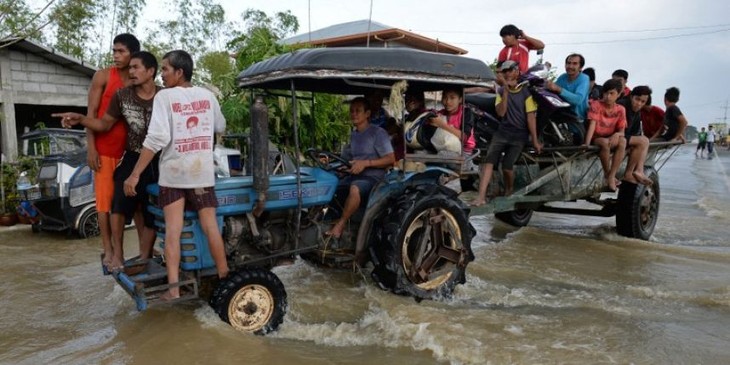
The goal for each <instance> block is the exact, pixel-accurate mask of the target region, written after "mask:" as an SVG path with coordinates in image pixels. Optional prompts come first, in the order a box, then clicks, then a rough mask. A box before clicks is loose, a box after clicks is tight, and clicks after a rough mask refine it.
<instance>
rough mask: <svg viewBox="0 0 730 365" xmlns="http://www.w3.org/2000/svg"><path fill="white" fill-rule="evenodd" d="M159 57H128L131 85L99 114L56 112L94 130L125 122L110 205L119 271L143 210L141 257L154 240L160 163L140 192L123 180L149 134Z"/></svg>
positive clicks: (71, 122) (65, 123)
mask: <svg viewBox="0 0 730 365" xmlns="http://www.w3.org/2000/svg"><path fill="white" fill-rule="evenodd" d="M156 74H157V59H156V58H155V56H154V55H153V54H151V53H149V52H144V51H142V52H136V53H134V54H132V56H131V58H130V61H129V81H130V83H131V85H130V86H128V87H124V88H122V89H119V90H118V91H117V92H116V93H115V94H114V96H113V97H112V99H111V102H110V103H109V107H108V108H107V110H106V113H104V115H103V116H102V117H101V118H99V119H97V118H90V117H88V116H87V117H84V116H83V115H81V114H77V113H62V114H54V115H53V116H55V117H61V118H62V119H61V123H62V124H63V126H64V127H68V126H73V125H77V124H81V125H83V126H84V127H86V128H88V129H89V130H92V131H94V132H95V133H104V132H107V131H109V130H112V129H113V128H115V126H116V125H117V124H126V125H127V129H128V134H127V135H126V138H125V140H126V145H125V149H124V155H123V157H122V160H121V162H120V163H119V166H117V167H116V169H115V171H114V194H113V198H112V207H111V212H112V214H111V233H112V242H113V244H112V247H113V252H114V260H113V264H112V265H111V266H110V267H108V268H107V269H108V270H110V271H119V270H122V269H123V268H124V265H123V263H124V224H125V221H127V220H128V219H131V217H132V216H133V215H137V214H141V216H142V217H144V224H141V222H137V224H136V226H137V232H138V236H139V258H140V260H145V259H148V258H150V257H151V256H152V246H153V245H154V242H155V225H154V217H153V216H152V214H151V213H150V212H148V211H147V209H145V208H146V206H147V194H146V190H145V188H146V187H147V185H148V184H153V183H156V182H157V166H149V167H148V168H147V169H145V171H144V172H143V173H142V184H140V186H139V187H138V189H137V190H138V191H137V193H138V195H137V196H135V197H127V196H125V195H124V180H125V179H126V178H127V177H128V176H129V174H130V173H131V172H132V168H134V166H135V164H136V163H137V159H138V158H139V153H140V150H141V149H142V142H143V141H144V139H145V136H146V135H147V128H148V126H149V123H150V117H151V115H152V100H153V98H154V97H155V94H157V92H158V91H159V89H160V87H159V86H157V85H155V75H156Z"/></svg>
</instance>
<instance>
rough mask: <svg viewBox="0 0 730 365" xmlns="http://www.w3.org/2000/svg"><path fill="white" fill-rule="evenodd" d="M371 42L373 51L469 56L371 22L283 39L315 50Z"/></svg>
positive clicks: (444, 45) (443, 45)
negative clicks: (405, 51) (387, 49)
mask: <svg viewBox="0 0 730 365" xmlns="http://www.w3.org/2000/svg"><path fill="white" fill-rule="evenodd" d="M368 39H370V44H369V46H370V47H378V48H395V47H406V48H414V49H420V50H422V51H429V52H440V53H448V54H457V55H463V54H466V53H467V52H468V51H467V50H465V49H462V48H459V47H456V46H453V45H450V44H448V43H444V42H441V41H439V40H438V39H433V38H428V37H424V36H422V35H420V34H416V33H413V32H409V31H407V30H403V29H398V28H394V27H391V26H389V25H385V24H382V23H378V22H375V21H369V20H367V19H365V20H356V21H353V22H347V23H341V24H335V25H332V26H329V27H326V28H322V29H318V30H315V31H312V32H311V33H303V34H299V35H295V36H293V37H290V38H287V39H283V40H282V41H281V42H282V43H284V44H289V45H295V44H302V45H308V46H314V47H365V46H367V45H368Z"/></svg>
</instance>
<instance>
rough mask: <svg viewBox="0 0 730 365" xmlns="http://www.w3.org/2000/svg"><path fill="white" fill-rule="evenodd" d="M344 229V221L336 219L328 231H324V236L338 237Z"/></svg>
mask: <svg viewBox="0 0 730 365" xmlns="http://www.w3.org/2000/svg"><path fill="white" fill-rule="evenodd" d="M344 229H345V222H342V221H338V222H337V223H336V224H335V225H334V226H332V228H330V230H329V231H327V232H325V235H326V236H330V237H334V238H340V236H342V231H343V230H344Z"/></svg>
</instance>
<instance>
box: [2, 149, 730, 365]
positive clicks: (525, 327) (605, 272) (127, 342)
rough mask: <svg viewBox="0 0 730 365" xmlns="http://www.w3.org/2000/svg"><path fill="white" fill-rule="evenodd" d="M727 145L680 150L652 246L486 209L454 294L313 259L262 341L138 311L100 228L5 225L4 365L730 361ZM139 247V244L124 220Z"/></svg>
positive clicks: (131, 243) (603, 221) (174, 311)
mask: <svg viewBox="0 0 730 365" xmlns="http://www.w3.org/2000/svg"><path fill="white" fill-rule="evenodd" d="M727 171H730V154H723V155H721V156H720V157H719V158H717V159H714V160H704V159H696V158H695V157H694V146H686V147H683V148H682V149H680V150H679V151H678V152H677V153H676V155H675V156H674V157H673V158H672V159H671V160H670V161H669V163H668V164H667V165H666V166H665V167H664V168H663V169H662V170H661V171H660V179H661V194H662V195H661V209H660V216H659V222H658V225H657V228H656V230H655V232H654V235H653V237H652V239H651V241H649V242H645V241H638V240H631V239H626V238H623V237H620V236H617V235H616V234H615V232H614V228H613V227H614V222H613V219H612V218H594V217H579V216H566V215H549V214H536V215H535V216H534V217H533V220H532V222H531V223H530V225H529V226H528V227H526V228H523V229H514V228H512V227H509V226H506V225H504V224H502V223H500V222H498V221H496V220H495V219H494V218H493V217H491V216H482V217H473V218H472V223H473V224H474V225H475V227H476V228H477V230H478V231H479V234H478V236H477V238H476V239H475V240H474V242H473V247H474V251H475V254H476V257H477V258H476V261H475V262H473V263H472V264H471V265H470V266H469V268H468V278H467V283H466V285H463V286H460V287H458V288H457V290H456V293H455V297H454V298H453V299H451V300H446V301H424V302H421V303H416V302H415V301H414V300H412V299H409V298H404V297H398V296H394V295H390V294H388V293H386V292H383V291H381V290H380V289H378V288H377V287H376V286H375V285H373V283H372V282H370V280H367V279H365V278H363V277H361V276H359V275H355V274H350V273H343V272H334V271H329V270H325V269H320V268H314V267H312V266H309V265H307V264H305V263H302V262H297V263H296V264H294V265H292V266H288V267H280V268H276V269H275V272H276V274H277V275H279V277H280V278H281V279H282V281H283V282H284V284H285V286H286V289H287V292H288V297H289V311H288V313H287V315H286V317H285V320H284V323H283V324H282V326H281V328H280V330H279V331H278V332H276V333H275V334H273V335H269V336H266V337H258V336H253V335H247V334H241V333H238V332H236V331H234V330H233V329H231V328H230V327H229V326H228V325H226V324H224V323H223V322H221V321H220V320H219V319H218V317H217V316H216V315H215V313H214V312H213V311H212V310H211V309H210V308H209V307H208V306H207V304H206V303H204V302H202V301H200V302H195V303H189V304H184V305H177V306H169V307H158V308H153V309H150V310H148V311H146V312H142V313H139V312H137V311H136V310H135V306H134V303H133V302H132V300H131V299H130V298H129V297H128V296H127V295H126V293H124V291H123V290H121V289H120V288H118V287H116V285H115V284H114V283H113V280H112V279H110V278H108V277H104V276H102V275H101V272H100V268H99V263H98V254H99V247H100V241H99V239H98V238H95V239H88V240H78V239H66V238H65V237H64V236H63V235H58V234H50V233H40V234H33V233H31V231H30V229H29V228H28V227H20V226H16V227H12V228H0V363H3V364H154V363H161V364H196V363H205V364H232V363H245V364H290V363H296V364H442V363H445V364H448V363H451V364H485V363H491V364H504V363H515V364H522V363H567V364H585V363H591V364H597V363H618V364H627V363H635V364H690V363H691V364H727V363H730V239H728V235H730V228H728V227H729V226H730V180H728V177H727V175H726V172H727ZM126 236H127V240H128V242H127V243H126V247H127V252H129V253H130V254H131V253H133V251H134V247H136V244H137V243H136V239H135V237H134V236H135V234H134V232H133V231H127V234H126Z"/></svg>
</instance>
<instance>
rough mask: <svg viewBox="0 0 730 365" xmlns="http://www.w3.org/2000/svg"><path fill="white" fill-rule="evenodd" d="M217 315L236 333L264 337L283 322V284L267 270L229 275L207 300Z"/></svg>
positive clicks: (284, 292) (285, 306)
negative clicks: (240, 332) (236, 331)
mask: <svg viewBox="0 0 730 365" xmlns="http://www.w3.org/2000/svg"><path fill="white" fill-rule="evenodd" d="M210 306H211V307H213V310H214V311H215V312H216V313H217V314H218V316H219V317H220V318H221V319H222V320H223V321H224V322H226V323H228V324H230V325H231V326H232V327H233V328H235V329H236V330H239V331H242V332H250V333H254V334H256V335H265V334H267V333H269V332H273V331H276V330H277V329H278V328H279V325H280V324H281V323H282V322H283V321H284V315H285V314H286V309H287V301H286V291H285V290H284V284H282V283H281V280H279V278H278V277H277V276H276V274H274V273H273V272H271V271H269V270H264V269H244V270H240V271H237V272H232V273H230V274H228V277H227V278H225V279H223V280H221V282H220V283H219V284H218V287H217V288H216V289H215V290H214V291H213V295H212V296H211V298H210Z"/></svg>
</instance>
